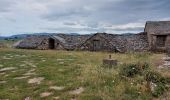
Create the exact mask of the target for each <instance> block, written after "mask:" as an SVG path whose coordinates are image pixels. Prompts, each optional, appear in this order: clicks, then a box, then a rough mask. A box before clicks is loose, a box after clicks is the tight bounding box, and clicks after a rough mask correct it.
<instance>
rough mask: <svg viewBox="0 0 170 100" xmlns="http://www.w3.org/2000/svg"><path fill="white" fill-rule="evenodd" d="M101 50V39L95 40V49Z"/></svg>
mask: <svg viewBox="0 0 170 100" xmlns="http://www.w3.org/2000/svg"><path fill="white" fill-rule="evenodd" d="M98 50H100V41H99V40H93V51H98Z"/></svg>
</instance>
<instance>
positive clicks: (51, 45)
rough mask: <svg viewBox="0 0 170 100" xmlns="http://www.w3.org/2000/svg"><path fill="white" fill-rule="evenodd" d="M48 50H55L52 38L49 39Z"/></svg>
mask: <svg viewBox="0 0 170 100" xmlns="http://www.w3.org/2000/svg"><path fill="white" fill-rule="evenodd" d="M48 41H49V49H54V48H55V40H54V39H52V38H49V40H48Z"/></svg>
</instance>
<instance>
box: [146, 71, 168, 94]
mask: <svg viewBox="0 0 170 100" xmlns="http://www.w3.org/2000/svg"><path fill="white" fill-rule="evenodd" d="M145 79H146V81H147V82H148V83H151V82H152V83H154V84H155V86H152V85H150V86H149V88H150V89H151V93H152V95H153V96H154V97H159V96H161V95H162V94H163V93H164V92H165V91H166V89H167V87H166V84H167V83H168V81H169V79H168V78H164V77H162V76H161V75H160V74H159V73H157V72H153V71H149V72H147V73H146V75H145Z"/></svg>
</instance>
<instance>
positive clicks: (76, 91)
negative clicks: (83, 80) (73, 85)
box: [69, 87, 84, 95]
mask: <svg viewBox="0 0 170 100" xmlns="http://www.w3.org/2000/svg"><path fill="white" fill-rule="evenodd" d="M83 91H84V88H83V87H79V88H77V89H75V90H73V91H70V92H69V93H70V94H73V95H78V94H80V93H82V92H83Z"/></svg>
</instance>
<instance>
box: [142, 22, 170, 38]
mask: <svg viewBox="0 0 170 100" xmlns="http://www.w3.org/2000/svg"><path fill="white" fill-rule="evenodd" d="M144 31H145V32H148V33H150V34H157V35H159V34H170V21H148V22H146V25H145V29H144Z"/></svg>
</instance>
